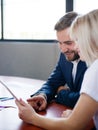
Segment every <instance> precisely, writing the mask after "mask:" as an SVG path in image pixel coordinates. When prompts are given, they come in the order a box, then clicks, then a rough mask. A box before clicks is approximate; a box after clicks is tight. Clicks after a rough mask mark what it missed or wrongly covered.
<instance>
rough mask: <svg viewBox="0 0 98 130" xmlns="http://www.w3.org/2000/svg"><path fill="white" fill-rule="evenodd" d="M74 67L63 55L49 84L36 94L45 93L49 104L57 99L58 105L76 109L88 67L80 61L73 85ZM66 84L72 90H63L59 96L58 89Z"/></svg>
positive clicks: (48, 81) (49, 79)
mask: <svg viewBox="0 0 98 130" xmlns="http://www.w3.org/2000/svg"><path fill="white" fill-rule="evenodd" d="M72 66H73V64H72V63H71V62H69V61H67V60H66V58H65V56H64V54H62V53H61V55H60V58H59V61H58V63H57V65H56V67H55V69H54V71H53V72H52V73H51V75H50V77H49V78H48V80H47V82H46V83H45V84H44V85H43V86H42V88H41V89H40V90H39V91H37V93H35V94H38V93H44V94H46V95H47V101H48V102H50V101H51V100H52V99H55V101H56V102H57V103H60V104H63V105H66V106H69V107H74V105H75V103H76V102H77V100H78V98H79V95H80V94H79V91H80V88H81V83H82V80H83V76H84V72H85V71H86V69H87V67H86V63H85V62H82V61H79V63H78V66H77V73H76V78H75V83H73V79H72ZM65 84H67V85H68V86H69V88H70V90H61V91H60V92H59V93H58V94H57V93H56V92H57V89H58V87H59V86H64V85H65ZM35 94H34V95H35ZM55 95H56V96H55ZM32 96H33V95H32Z"/></svg>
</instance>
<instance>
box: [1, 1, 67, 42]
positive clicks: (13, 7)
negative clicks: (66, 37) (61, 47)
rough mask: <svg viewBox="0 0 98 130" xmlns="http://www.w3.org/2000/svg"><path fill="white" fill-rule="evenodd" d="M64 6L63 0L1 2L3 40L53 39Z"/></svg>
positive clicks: (63, 12)
mask: <svg viewBox="0 0 98 130" xmlns="http://www.w3.org/2000/svg"><path fill="white" fill-rule="evenodd" d="M65 5H66V1H65V0H3V37H4V39H32V40H33V39H37V40H38V39H39V40H41V39H45V40H47V39H55V38H56V36H55V31H54V25H55V23H56V22H57V20H58V19H59V18H60V17H61V16H63V15H64V14H65ZM0 29H1V28H0Z"/></svg>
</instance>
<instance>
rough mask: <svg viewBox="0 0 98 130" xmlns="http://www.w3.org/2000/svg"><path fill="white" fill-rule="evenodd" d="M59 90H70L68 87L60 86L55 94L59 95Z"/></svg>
mask: <svg viewBox="0 0 98 130" xmlns="http://www.w3.org/2000/svg"><path fill="white" fill-rule="evenodd" d="M61 90H70V88H69V87H68V86H60V87H59V88H58V90H57V93H59V92H60V91H61Z"/></svg>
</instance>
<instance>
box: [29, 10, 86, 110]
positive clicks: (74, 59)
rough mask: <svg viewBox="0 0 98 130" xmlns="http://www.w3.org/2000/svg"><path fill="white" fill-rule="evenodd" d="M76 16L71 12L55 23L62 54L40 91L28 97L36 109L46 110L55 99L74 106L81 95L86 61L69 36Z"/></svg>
mask: <svg viewBox="0 0 98 130" xmlns="http://www.w3.org/2000/svg"><path fill="white" fill-rule="evenodd" d="M76 16H77V13H75V12H69V13H67V14H65V15H64V16H63V17H62V18H61V19H60V20H59V21H58V22H57V23H56V25H55V30H56V35H57V40H58V44H59V47H60V50H61V54H60V58H59V61H58V63H57V65H56V67H55V69H54V71H53V72H52V74H51V75H50V77H49V78H48V80H47V82H46V83H45V84H44V85H43V86H42V88H41V89H40V90H39V91H37V92H36V93H35V94H33V95H31V98H29V99H27V101H28V103H29V104H30V105H31V106H33V108H34V109H35V110H38V111H41V110H44V109H45V108H46V107H47V104H48V103H49V102H50V101H52V100H53V99H55V101H56V102H57V103H60V104H63V105H66V106H69V107H72V108H73V107H74V105H75V104H76V102H77V100H78V98H79V96H80V94H79V91H80V88H81V83H82V80H83V76H84V73H85V70H86V69H87V67H86V64H85V62H82V61H80V60H79V55H78V53H77V51H76V50H74V44H75V43H74V42H73V41H72V40H71V39H70V36H69V29H70V25H71V23H72V21H73V20H74V19H75V18H76ZM73 64H74V65H73ZM73 66H74V67H75V69H73V68H74V67H73ZM73 70H74V71H73Z"/></svg>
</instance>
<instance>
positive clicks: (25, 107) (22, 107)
mask: <svg viewBox="0 0 98 130" xmlns="http://www.w3.org/2000/svg"><path fill="white" fill-rule="evenodd" d="M15 103H16V105H17V107H18V110H19V117H20V119H22V120H23V121H25V122H27V123H30V124H33V119H34V117H35V116H36V112H35V110H34V109H33V108H32V106H31V105H29V104H28V103H25V102H24V101H23V100H22V99H20V100H18V101H17V100H15Z"/></svg>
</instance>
